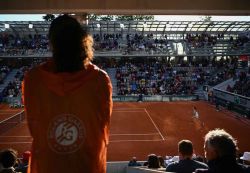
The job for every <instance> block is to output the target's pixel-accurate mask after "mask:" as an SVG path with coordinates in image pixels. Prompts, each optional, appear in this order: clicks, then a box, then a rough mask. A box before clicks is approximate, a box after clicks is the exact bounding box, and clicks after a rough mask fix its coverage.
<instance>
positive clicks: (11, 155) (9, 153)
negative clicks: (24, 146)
mask: <svg viewBox="0 0 250 173" xmlns="http://www.w3.org/2000/svg"><path fill="white" fill-rule="evenodd" d="M16 161H17V152H16V151H15V150H13V149H6V150H3V151H1V153H0V173H16V171H15V169H14V165H15V164H16Z"/></svg>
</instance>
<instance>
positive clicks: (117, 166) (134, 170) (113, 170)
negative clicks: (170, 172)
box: [107, 161, 166, 173]
mask: <svg viewBox="0 0 250 173" xmlns="http://www.w3.org/2000/svg"><path fill="white" fill-rule="evenodd" d="M144 162H145V161H138V163H141V164H142V165H143V163H144ZM128 163H129V161H117V162H107V173H160V172H165V171H166V168H160V169H148V168H147V167H145V166H138V167H132V166H131V167H130V166H128Z"/></svg>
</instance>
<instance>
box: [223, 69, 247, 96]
mask: <svg viewBox="0 0 250 173" xmlns="http://www.w3.org/2000/svg"><path fill="white" fill-rule="evenodd" d="M227 91H228V92H232V93H235V94H239V95H243V96H246V97H250V76H249V75H247V73H246V72H243V71H242V72H240V73H239V74H238V78H237V80H236V82H235V84H234V85H233V86H232V87H231V86H230V85H228V86H227Z"/></svg>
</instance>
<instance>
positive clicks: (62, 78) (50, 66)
mask: <svg viewBox="0 0 250 173" xmlns="http://www.w3.org/2000/svg"><path fill="white" fill-rule="evenodd" d="M54 69H55V65H54V62H53V61H48V62H45V63H44V64H41V65H40V66H39V67H38V71H39V73H40V75H39V76H41V80H42V84H44V85H45V86H46V87H47V88H48V89H49V90H50V91H52V92H53V93H55V94H56V95H59V96H65V95H67V94H70V93H72V92H73V91H75V90H76V89H78V88H79V87H81V86H83V85H84V84H85V83H86V82H87V81H88V80H89V79H90V78H92V77H93V76H94V74H95V73H94V72H95V71H97V69H99V68H98V67H97V66H95V65H93V64H92V63H89V64H88V65H86V66H85V69H83V70H80V71H77V72H72V73H69V72H60V73H58V72H55V70H54Z"/></svg>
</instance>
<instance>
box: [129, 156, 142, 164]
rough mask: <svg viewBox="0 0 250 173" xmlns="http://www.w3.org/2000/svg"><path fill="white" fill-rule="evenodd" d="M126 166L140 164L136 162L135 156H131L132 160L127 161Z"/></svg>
mask: <svg viewBox="0 0 250 173" xmlns="http://www.w3.org/2000/svg"><path fill="white" fill-rule="evenodd" d="M128 166H141V164H140V163H138V162H137V159H136V157H133V158H132V160H130V161H129V163H128Z"/></svg>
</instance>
